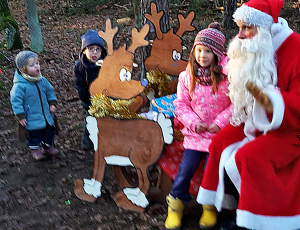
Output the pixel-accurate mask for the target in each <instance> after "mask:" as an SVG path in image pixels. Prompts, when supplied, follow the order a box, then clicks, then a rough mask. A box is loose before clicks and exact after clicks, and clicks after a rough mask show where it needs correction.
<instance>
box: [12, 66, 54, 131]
mask: <svg viewBox="0 0 300 230" xmlns="http://www.w3.org/2000/svg"><path fill="white" fill-rule="evenodd" d="M56 101H57V99H56V96H55V93H54V89H53V87H52V85H51V84H50V83H49V82H48V81H47V79H46V78H44V77H42V79H41V80H40V81H38V82H35V83H34V82H30V81H28V80H26V79H25V78H23V77H22V76H21V75H20V74H19V73H18V72H17V71H16V72H15V75H14V85H13V87H12V89H11V91H10V102H11V104H12V109H13V112H14V114H15V115H16V116H18V117H22V116H23V115H25V119H26V123H27V124H26V129H27V130H38V129H43V128H45V127H46V122H48V123H49V125H51V126H53V125H54V120H53V115H52V113H50V103H51V102H52V104H53V102H55V103H54V104H56Z"/></svg>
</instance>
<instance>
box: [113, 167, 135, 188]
mask: <svg viewBox="0 0 300 230" xmlns="http://www.w3.org/2000/svg"><path fill="white" fill-rule="evenodd" d="M113 168H114V175H115V178H116V180H117V182H118V185H119V186H120V188H122V189H123V188H130V187H137V186H138V182H137V181H135V178H134V177H133V176H132V175H130V174H129V173H128V172H127V170H126V168H125V167H121V166H119V165H114V166H113ZM134 171H136V170H134Z"/></svg>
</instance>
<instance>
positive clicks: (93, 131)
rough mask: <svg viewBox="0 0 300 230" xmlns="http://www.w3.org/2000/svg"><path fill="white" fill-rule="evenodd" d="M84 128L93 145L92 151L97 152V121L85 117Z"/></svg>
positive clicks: (93, 118)
mask: <svg viewBox="0 0 300 230" xmlns="http://www.w3.org/2000/svg"><path fill="white" fill-rule="evenodd" d="M86 128H87V130H88V131H89V133H90V136H89V137H90V139H91V140H92V142H93V144H94V150H95V151H97V150H98V132H99V130H98V124H97V119H96V118H95V117H92V116H87V117H86Z"/></svg>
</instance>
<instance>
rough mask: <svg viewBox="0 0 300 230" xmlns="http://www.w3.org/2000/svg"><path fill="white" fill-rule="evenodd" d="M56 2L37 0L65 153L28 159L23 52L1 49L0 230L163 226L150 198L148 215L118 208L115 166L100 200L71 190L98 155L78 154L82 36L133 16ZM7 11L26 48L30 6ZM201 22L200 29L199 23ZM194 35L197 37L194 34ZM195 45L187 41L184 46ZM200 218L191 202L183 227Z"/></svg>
mask: <svg viewBox="0 0 300 230" xmlns="http://www.w3.org/2000/svg"><path fill="white" fill-rule="evenodd" d="M56 3H57V2H56V1H50V0H48V1H47V0H43V1H37V8H38V12H39V20H40V24H41V28H42V34H43V39H44V46H45V51H46V52H45V53H42V54H40V55H39V56H40V60H41V68H42V74H43V75H44V76H45V77H46V78H47V79H48V80H49V81H50V82H51V83H52V85H53V86H54V88H55V92H56V95H57V98H58V111H57V117H58V119H59V123H60V129H61V130H60V135H59V136H56V145H55V146H56V147H57V148H58V149H59V150H60V155H59V156H58V157H53V158H48V159H46V160H43V161H39V162H37V161H35V160H34V159H33V158H32V157H31V156H30V152H29V150H28V148H27V147H26V145H25V143H21V142H20V141H19V140H18V139H17V135H16V120H15V118H14V116H13V113H12V110H11V106H10V103H9V91H10V88H11V87H12V79H13V73H14V71H15V64H14V57H15V55H16V54H17V53H18V52H19V50H14V51H7V50H5V49H1V52H3V54H4V55H5V59H4V60H2V62H1V66H4V67H5V70H4V71H3V73H2V74H0V77H1V82H2V83H3V84H4V85H3V86H2V88H1V90H0V99H1V102H0V108H1V109H0V156H1V157H0V229H7V230H23V229H24V230H31V229H34V230H49V229H58V230H71V229H74V230H75V229H76V230H77V229H91V230H95V229H97V230H118V229H128V230H135V229H138V230H159V229H164V227H163V224H164V220H165V218H166V210H167V205H166V204H165V202H157V200H155V202H154V201H153V200H150V204H149V206H148V207H147V208H146V210H145V212H144V213H135V212H131V211H126V210H123V209H121V208H119V207H117V206H116V204H115V202H114V200H113V195H114V194H115V193H116V192H117V191H119V187H118V185H117V183H116V181H115V179H114V176H113V171H112V168H111V166H108V167H107V168H106V173H105V178H104V182H103V187H102V196H101V197H100V198H98V199H97V201H96V203H87V202H83V201H81V200H80V199H78V198H77V197H76V196H75V194H74V192H73V185H74V181H75V180H76V179H77V178H89V177H91V175H92V171H93V161H94V158H93V157H94V154H93V151H82V150H80V138H81V129H82V121H83V117H84V111H83V109H82V107H81V104H80V101H79V99H78V96H77V92H76V90H75V88H74V81H75V79H74V76H73V66H74V62H75V61H76V60H77V58H78V53H79V49H80V36H81V35H82V33H83V32H85V31H86V30H87V29H90V28H92V29H96V30H100V29H103V27H104V21H105V19H106V18H107V17H108V16H111V17H112V18H113V19H115V21H114V23H115V22H116V19H118V18H122V17H125V16H128V11H127V10H126V7H120V6H119V5H112V6H104V5H103V6H99V9H98V11H97V12H96V13H95V14H92V15H77V16H69V17H67V16H62V14H58V12H57V11H56V10H57V9H58V7H57V5H55V4H56ZM123 6H124V5H123ZM9 7H10V10H11V13H12V15H13V17H14V18H15V19H16V20H17V22H18V24H19V27H20V31H21V38H22V41H23V44H24V49H28V47H29V44H30V37H29V30H28V26H27V22H26V14H25V6H24V1H12V0H11V1H9ZM41 12H42V13H41ZM294 12H295V13H294ZM297 12H299V11H293V14H292V15H293V16H294V20H293V21H292V28H293V29H294V28H300V26H299V23H300V22H299V18H300V17H299V15H297ZM287 15H291V14H287ZM117 16H118V17H117ZM218 19H219V18H214V20H218ZM211 21H212V20H211ZM195 23H196V27H199V25H200V24H197V22H195ZM114 25H116V24H114ZM131 26H133V22H131V24H129V25H125V26H124V25H122V26H121V30H122V31H123V33H121V34H118V35H117V37H116V38H115V40H116V42H117V43H118V42H121V43H122V42H124V41H128V40H130V34H129V30H128V28H130V27H131ZM197 29H200V27H199V28H197ZM194 35H195V34H193V33H191V35H190V36H194ZM2 36H3V34H2ZM191 41H192V39H189V38H186V43H187V44H186V45H189V44H188V43H189V42H191ZM117 45H118V44H117ZM156 198H157V197H156ZM163 199H164V198H162V200H163ZM200 214H201V208H200V207H199V205H197V204H196V203H195V202H191V204H189V205H188V206H187V208H186V210H185V216H184V219H183V227H182V229H183V230H187V229H189V230H194V229H199V227H198V221H199V217H200Z"/></svg>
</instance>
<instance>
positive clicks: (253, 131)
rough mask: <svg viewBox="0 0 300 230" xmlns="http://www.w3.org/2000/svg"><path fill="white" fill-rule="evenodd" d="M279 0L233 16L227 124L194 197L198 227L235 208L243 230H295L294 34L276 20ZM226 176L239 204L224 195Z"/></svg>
mask: <svg viewBox="0 0 300 230" xmlns="http://www.w3.org/2000/svg"><path fill="white" fill-rule="evenodd" d="M283 4H284V2H283V1H282V0H250V1H249V2H247V3H244V4H243V5H242V6H241V7H240V8H238V9H237V10H236V12H235V13H234V15H233V17H234V20H235V22H236V24H237V26H238V28H239V33H238V35H237V36H236V37H235V38H234V39H233V40H232V41H231V43H230V45H229V48H228V56H229V58H230V61H229V63H228V66H227V68H228V76H229V80H230V86H229V91H230V95H229V96H230V98H231V101H232V102H233V105H234V111H233V115H232V121H231V124H230V125H229V126H228V127H226V128H224V129H222V130H221V131H220V132H219V133H218V134H217V136H216V137H215V138H214V139H213V142H212V144H211V146H210V148H209V159H208V162H207V167H206V170H205V173H204V176H203V180H202V183H201V186H200V189H199V193H198V196H197V201H198V202H199V203H200V204H202V207H203V213H202V216H201V219H200V222H199V224H200V227H201V228H203V229H209V228H210V227H213V226H215V225H216V224H217V212H218V211H219V212H220V211H221V210H222V208H227V209H233V208H236V207H235V205H237V209H236V224H237V225H238V226H240V227H244V228H247V229H261V230H275V229H278V230H279V229H280V230H282V229H284V230H292V229H300V196H299V194H300V179H299V178H300V140H299V132H300V103H299V98H300V64H299V63H300V35H299V34H297V33H295V32H293V31H292V30H291V29H290V28H289V27H288V25H287V22H286V21H285V20H284V19H283V18H280V17H279V13H280V10H281V8H282V7H283ZM227 176H229V178H230V180H231V182H232V183H233V184H234V185H235V188H236V190H237V192H238V195H239V196H238V202H234V201H235V200H234V198H233V197H232V196H230V195H227V194H225V192H224V191H225V182H224V178H226V177H227Z"/></svg>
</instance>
